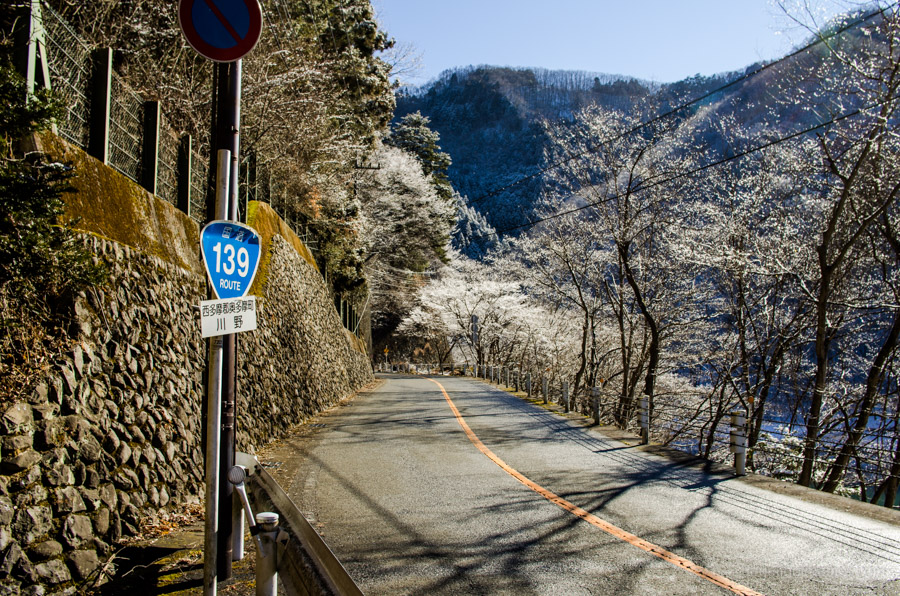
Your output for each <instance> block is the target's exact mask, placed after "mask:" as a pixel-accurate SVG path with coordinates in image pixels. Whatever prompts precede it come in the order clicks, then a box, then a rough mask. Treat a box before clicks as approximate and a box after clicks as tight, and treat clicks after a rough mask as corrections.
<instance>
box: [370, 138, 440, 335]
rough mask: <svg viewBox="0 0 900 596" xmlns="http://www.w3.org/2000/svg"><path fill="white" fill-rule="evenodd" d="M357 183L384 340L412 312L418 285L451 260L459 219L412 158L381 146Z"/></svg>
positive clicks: (378, 330) (379, 327)
mask: <svg viewBox="0 0 900 596" xmlns="http://www.w3.org/2000/svg"><path fill="white" fill-rule="evenodd" d="M373 163H374V164H376V165H373V166H371V167H370V168H369V169H366V170H361V172H362V173H361V174H360V175H359V176H358V179H357V183H356V199H357V202H358V209H359V228H358V230H359V239H360V243H361V248H362V251H363V255H364V257H363V261H364V263H365V273H366V277H367V279H368V280H369V287H370V291H371V292H372V312H373V313H374V316H373V326H374V328H375V329H374V334H375V336H376V337H377V338H378V339H379V340H380V339H381V338H383V337H384V336H385V335H386V334H387V333H389V332H390V331H391V330H392V329H393V328H394V327H395V326H396V325H397V323H398V322H399V321H400V320H401V319H402V318H403V316H404V315H405V314H406V313H408V312H409V310H410V308H412V305H413V302H414V297H415V291H416V288H417V286H418V284H419V282H418V281H417V280H419V279H420V278H421V274H422V273H423V272H425V271H427V270H430V269H434V268H435V267H437V266H439V265H440V263H441V261H442V260H443V259H444V258H446V250H447V247H448V245H449V241H450V230H451V228H452V226H453V222H454V216H455V205H454V203H453V201H452V200H448V199H445V198H444V197H442V196H440V195H439V194H438V193H437V191H436V189H435V186H434V184H433V183H432V180H431V177H430V176H427V175H425V174H424V173H423V172H422V169H421V167H420V166H419V162H418V161H417V160H416V158H415V156H413V155H411V154H410V153H408V152H406V151H403V150H401V149H398V148H397V147H392V146H390V145H381V146H379V148H378V150H377V152H376V153H375V156H374V158H373Z"/></svg>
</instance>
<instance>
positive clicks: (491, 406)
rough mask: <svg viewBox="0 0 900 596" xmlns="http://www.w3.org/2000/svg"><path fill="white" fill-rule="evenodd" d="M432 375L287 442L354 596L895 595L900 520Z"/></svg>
mask: <svg viewBox="0 0 900 596" xmlns="http://www.w3.org/2000/svg"><path fill="white" fill-rule="evenodd" d="M434 381H437V383H435V382H434ZM434 381H432V380H429V379H427V378H423V377H413V376H400V375H392V376H387V377H384V381H383V383H382V384H381V385H380V386H379V387H377V388H376V389H374V390H372V391H369V392H366V393H363V394H361V395H360V396H358V397H357V398H356V399H355V400H354V401H352V402H350V405H349V406H348V407H343V408H339V409H338V410H336V411H333V412H331V413H329V414H327V415H325V416H322V417H321V418H320V419H318V420H317V421H316V422H317V424H315V425H313V427H314V428H313V430H312V431H311V432H309V433H308V434H307V435H306V436H305V437H304V438H303V439H302V440H298V441H297V442H295V443H294V444H293V447H292V448H293V449H294V456H296V457H298V458H301V465H300V466H299V469H300V472H299V473H298V474H297V475H296V476H295V477H294V478H290V479H283V480H282V483H285V482H286V483H287V485H288V486H286V487H285V488H286V489H287V490H288V493H289V495H290V496H291V498H292V499H293V500H294V502H295V503H296V504H297V505H298V506H299V507H300V509H301V511H302V512H303V513H304V515H305V516H306V517H307V518H308V519H309V520H310V522H312V523H313V525H314V526H315V527H316V528H317V529H318V530H319V532H320V533H321V534H322V535H323V537H324V538H325V540H326V541H327V542H328V544H329V545H330V546H331V548H332V550H333V551H334V552H335V554H336V555H337V556H338V557H339V558H340V559H341V561H342V562H343V563H344V566H345V567H346V568H347V570H348V571H349V572H350V574H351V576H353V578H354V579H355V580H356V582H357V583H358V584H359V586H360V587H361V588H362V590H363V591H364V592H365V593H366V594H370V595H376V594H392V595H393V594H516V595H520V594H560V595H566V596H570V595H577V594H728V593H753V591H756V592H759V593H765V594H815V595H817V596H819V595H825V594H840V595H847V594H900V526H898V525H892V524H890V523H885V522H884V521H876V520H873V519H870V518H867V517H864V516H859V515H855V514H851V513H847V512H844V511H839V510H835V509H834V508H830V507H824V506H822V505H819V504H815V503H810V502H808V501H807V500H801V499H797V498H794V497H792V496H787V495H784V494H778V493H776V492H771V491H769V490H765V489H762V488H759V487H758V486H756V485H754V484H753V483H750V482H746V481H743V480H740V479H734V478H731V477H729V476H728V475H722V474H719V475H716V474H709V473H707V472H704V471H703V470H702V469H699V468H697V467H694V466H687V465H683V464H678V463H675V462H673V461H672V460H670V459H667V458H663V457H660V456H657V455H653V454H650V453H646V452H644V451H642V450H638V449H636V448H634V447H630V446H628V445H626V444H624V443H621V442H619V441H617V440H614V439H610V438H607V437H605V436H604V435H602V434H601V433H599V432H597V431H595V430H591V429H587V428H584V426H583V425H581V424H578V423H576V422H573V421H571V420H567V419H565V418H563V417H561V416H559V415H557V414H554V413H552V412H547V411H545V410H543V409H542V408H540V407H537V406H534V405H532V404H529V403H527V402H525V401H524V400H522V399H520V398H518V397H515V396H512V395H510V394H508V393H506V392H504V391H501V390H499V389H497V388H493V387H490V386H489V385H487V384H485V383H483V382H481V381H476V380H471V379H462V378H450V377H435V378H434ZM438 383H439V384H440V385H439V384H438ZM441 386H443V387H444V388H446V391H447V395H446V396H445V395H444V394H443V393H442V390H441ZM451 402H452V404H453V406H451ZM454 406H455V408H456V409H457V410H458V413H459V416H460V418H461V419H462V421H463V422H464V423H465V426H468V428H469V429H470V431H469V433H470V435H471V436H469V435H467V433H466V430H465V428H464V425H462V424H461V422H460V418H458V417H457V415H456V414H455V412H454ZM479 442H480V443H481V449H480V448H479V445H478V444H477V443H479ZM491 457H493V459H491ZM501 466H505V467H501ZM723 586H726V587H723Z"/></svg>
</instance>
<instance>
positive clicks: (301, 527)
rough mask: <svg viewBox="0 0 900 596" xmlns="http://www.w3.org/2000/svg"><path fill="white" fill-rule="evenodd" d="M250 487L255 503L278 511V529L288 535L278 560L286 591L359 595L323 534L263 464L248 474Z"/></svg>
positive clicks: (341, 595)
mask: <svg viewBox="0 0 900 596" xmlns="http://www.w3.org/2000/svg"><path fill="white" fill-rule="evenodd" d="M250 488H251V490H252V492H253V496H254V498H255V501H256V503H257V506H258V507H263V508H267V509H268V510H269V511H274V512H276V513H278V514H279V516H280V521H281V528H282V529H284V530H287V532H288V533H289V534H290V536H291V539H290V540H288V542H287V544H286V545H285V546H284V547H283V550H281V551H280V557H279V559H278V562H277V569H278V578H279V579H280V580H281V582H282V583H283V585H284V587H285V589H286V590H287V592H288V593H289V594H295V595H297V596H305V595H309V596H320V595H336V596H362V591H361V590H360V589H359V587H358V586H357V585H356V582H354V581H353V578H351V577H350V574H348V573H347V570H346V569H344V566H343V565H342V564H341V562H340V561H339V560H338V558H337V557H336V556H335V555H334V553H333V552H332V551H331V549H330V548H329V547H328V545H327V544H326V543H325V541H324V540H322V537H321V536H319V534H318V533H316V531H315V530H314V529H313V527H312V526H311V525H310V524H309V522H308V521H306V518H305V517H303V514H301V513H300V510H299V509H297V506H296V505H294V503H293V501H291V499H290V497H288V496H287V493H285V492H284V490H283V489H282V488H281V486H279V484H278V483H277V482H276V481H275V479H274V478H272V476H270V475H269V473H268V472H266V470H265V469H264V468H263V467H262V466H258V467H257V468H256V470H255V473H253V474H252V475H251V476H250Z"/></svg>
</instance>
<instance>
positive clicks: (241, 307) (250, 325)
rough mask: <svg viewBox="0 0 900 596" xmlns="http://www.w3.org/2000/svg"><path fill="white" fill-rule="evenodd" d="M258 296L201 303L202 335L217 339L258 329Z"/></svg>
mask: <svg viewBox="0 0 900 596" xmlns="http://www.w3.org/2000/svg"><path fill="white" fill-rule="evenodd" d="M256 313H257V306H256V296H247V297H245V298H228V299H225V300H204V301H202V302H200V333H201V335H202V337H216V336H219V335H228V334H229V333H242V332H244V331H253V330H255V329H256Z"/></svg>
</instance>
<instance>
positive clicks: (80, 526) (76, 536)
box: [62, 514, 94, 548]
mask: <svg viewBox="0 0 900 596" xmlns="http://www.w3.org/2000/svg"><path fill="white" fill-rule="evenodd" d="M93 538H94V525H93V524H92V523H91V518H89V517H88V516H86V515H75V514H73V515H70V516H69V517H67V518H66V521H65V522H64V523H63V529H62V539H63V542H64V543H65V544H67V545H68V546H69V547H70V548H78V547H80V546H81V545H83V544H90V542H91V540H93Z"/></svg>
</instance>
